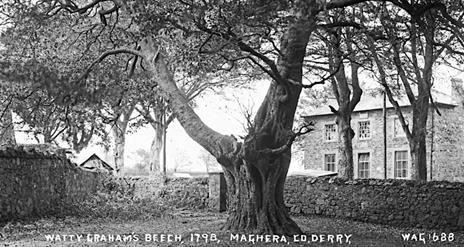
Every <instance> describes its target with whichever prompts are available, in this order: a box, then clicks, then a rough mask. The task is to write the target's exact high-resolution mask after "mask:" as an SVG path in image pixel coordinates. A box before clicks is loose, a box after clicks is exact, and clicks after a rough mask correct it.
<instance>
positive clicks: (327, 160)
mask: <svg viewBox="0 0 464 247" xmlns="http://www.w3.org/2000/svg"><path fill="white" fill-rule="evenodd" d="M324 170H326V171H331V172H334V171H335V154H326V155H324Z"/></svg>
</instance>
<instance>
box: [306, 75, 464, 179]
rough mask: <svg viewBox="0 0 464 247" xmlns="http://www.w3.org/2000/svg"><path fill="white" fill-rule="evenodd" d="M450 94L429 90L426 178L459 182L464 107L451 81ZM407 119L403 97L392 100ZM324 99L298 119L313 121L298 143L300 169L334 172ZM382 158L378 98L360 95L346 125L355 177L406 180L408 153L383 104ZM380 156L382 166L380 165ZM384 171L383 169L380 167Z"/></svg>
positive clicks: (333, 139) (333, 136)
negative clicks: (349, 130)
mask: <svg viewBox="0 0 464 247" xmlns="http://www.w3.org/2000/svg"><path fill="white" fill-rule="evenodd" d="M453 82H454V83H453V85H454V86H453V90H452V93H451V95H447V94H444V93H441V92H438V91H433V92H432V95H433V96H432V97H433V98H434V102H435V105H436V106H437V108H438V110H439V112H440V113H441V116H440V115H438V114H437V113H436V111H434V110H433V107H430V111H429V116H428V123H427V180H447V181H460V182H464V107H463V103H464V102H463V100H462V99H463V97H462V95H458V92H462V90H460V88H462V86H461V85H462V81H460V82H461V85H459V86H458V85H457V83H456V81H453ZM398 102H399V104H400V106H401V108H402V111H403V114H404V115H405V117H406V119H407V121H409V122H412V109H411V106H410V104H409V102H408V100H407V98H406V97H402V98H400V99H399V100H398ZM328 105H332V106H336V105H337V103H336V101H335V100H328V102H327V103H326V104H324V106H322V107H318V108H316V109H314V110H313V111H311V112H310V114H306V115H304V116H303V117H304V118H306V119H307V120H312V121H314V123H315V126H314V128H315V129H314V131H313V132H311V133H310V134H309V135H308V136H307V137H306V138H305V140H304V147H305V150H304V158H303V162H304V165H305V169H316V170H326V171H337V163H338V162H337V161H338V131H337V125H336V124H335V116H334V115H333V113H332V112H331V111H330V109H329V107H328ZM385 112H386V114H385V115H386V118H385V119H386V142H387V145H386V154H385V149H384V131H383V126H384V117H383V116H384V114H383V96H382V95H378V96H372V95H369V94H368V93H367V92H365V93H364V94H363V96H362V98H361V101H360V102H359V104H358V105H357V106H356V108H355V110H354V112H353V114H352V121H351V127H352V129H353V130H354V133H355V136H354V138H353V162H354V167H353V168H354V177H355V178H379V179H382V178H384V177H385V172H386V177H387V178H396V179H409V178H410V174H411V172H410V150H409V145H408V141H407V139H406V136H405V133H404V132H403V130H402V127H401V124H400V122H399V120H398V117H397V115H396V113H395V111H394V109H393V106H392V105H391V104H390V102H388V100H387V104H386V109H385ZM384 155H386V164H385V162H384ZM385 168H386V169H385Z"/></svg>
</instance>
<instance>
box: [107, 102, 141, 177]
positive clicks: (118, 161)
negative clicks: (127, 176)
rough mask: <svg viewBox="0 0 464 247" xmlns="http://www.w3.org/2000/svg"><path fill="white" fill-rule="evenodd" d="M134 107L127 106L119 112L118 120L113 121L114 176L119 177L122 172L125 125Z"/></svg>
mask: <svg viewBox="0 0 464 247" xmlns="http://www.w3.org/2000/svg"><path fill="white" fill-rule="evenodd" d="M134 109H135V107H134V106H133V105H132V106H128V107H127V108H126V109H121V110H120V111H119V113H120V115H119V118H118V119H117V120H116V121H115V123H114V126H113V128H112V133H113V138H114V148H113V157H114V170H115V171H116V175H120V174H121V173H122V172H123V171H124V151H125V145H126V131H127V125H128V123H129V120H130V116H131V115H132V112H133V111H134Z"/></svg>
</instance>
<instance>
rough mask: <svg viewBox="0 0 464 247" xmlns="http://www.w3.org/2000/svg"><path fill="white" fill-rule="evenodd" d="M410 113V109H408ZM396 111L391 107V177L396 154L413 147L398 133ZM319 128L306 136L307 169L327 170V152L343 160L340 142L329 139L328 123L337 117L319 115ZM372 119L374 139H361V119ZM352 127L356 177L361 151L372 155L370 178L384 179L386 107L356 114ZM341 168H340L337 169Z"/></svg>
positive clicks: (371, 126)
mask: <svg viewBox="0 0 464 247" xmlns="http://www.w3.org/2000/svg"><path fill="white" fill-rule="evenodd" d="M404 110H405V113H406V114H408V113H409V112H410V109H404ZM395 118H396V113H395V112H394V110H393V109H387V178H393V177H394V164H393V160H394V153H395V151H407V150H409V146H408V142H407V139H406V137H404V136H395V135H394V121H395ZM311 119H313V120H314V121H315V126H314V127H315V130H314V131H312V132H310V134H309V135H308V136H307V137H306V138H305V143H304V145H305V147H306V149H305V154H304V160H303V163H304V164H305V168H306V169H315V170H324V156H325V155H326V154H336V160H338V159H339V154H338V142H337V140H334V141H325V139H324V134H325V125H326V124H333V123H335V116H332V115H325V116H315V117H312V118H311ZM366 120H369V121H370V128H371V138H369V139H366V140H361V139H359V137H358V133H359V131H358V122H359V121H366ZM351 126H352V128H353V130H354V132H355V137H354V138H353V161H354V177H355V178H358V173H357V171H358V157H359V154H360V153H369V154H370V165H371V166H370V171H369V173H370V174H369V177H370V178H384V167H383V153H384V150H383V112H382V110H372V111H369V112H355V113H353V115H352V121H351ZM336 170H337V169H336Z"/></svg>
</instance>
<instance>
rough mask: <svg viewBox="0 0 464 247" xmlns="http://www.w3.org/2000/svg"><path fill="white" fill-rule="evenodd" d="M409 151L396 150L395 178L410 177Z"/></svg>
mask: <svg viewBox="0 0 464 247" xmlns="http://www.w3.org/2000/svg"><path fill="white" fill-rule="evenodd" d="M408 160H409V159H408V151H396V152H395V178H407V177H408Z"/></svg>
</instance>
